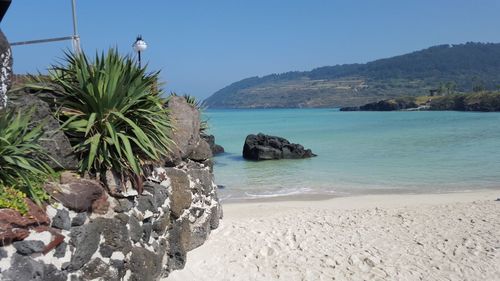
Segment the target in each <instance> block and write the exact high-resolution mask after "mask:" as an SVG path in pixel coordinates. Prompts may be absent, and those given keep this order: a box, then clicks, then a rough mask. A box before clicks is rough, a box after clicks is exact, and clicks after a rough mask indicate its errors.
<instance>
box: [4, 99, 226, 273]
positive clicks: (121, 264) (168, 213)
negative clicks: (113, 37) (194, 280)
mask: <svg viewBox="0 0 500 281" xmlns="http://www.w3.org/2000/svg"><path fill="white" fill-rule="evenodd" d="M169 107H170V109H171V114H172V119H173V120H174V126H175V127H176V130H175V131H174V132H173V136H175V141H176V144H177V147H176V148H175V149H173V151H175V155H171V156H170V157H168V158H167V159H165V164H164V165H161V166H157V167H152V168H151V175H150V176H149V177H148V178H147V179H146V182H145V186H144V192H143V193H142V194H140V195H139V194H137V192H122V193H121V194H115V197H113V196H110V195H109V194H110V193H109V187H108V186H104V185H103V184H101V183H100V182H99V181H96V180H93V179H87V178H80V177H79V176H78V175H76V174H74V173H72V172H68V171H65V172H63V173H62V174H61V179H60V181H59V182H57V183H47V184H46V185H45V189H46V190H47V192H49V193H50V194H51V195H52V197H53V198H54V199H55V200H54V202H52V203H51V204H50V205H48V206H45V207H44V209H41V208H39V207H37V206H36V205H34V204H31V203H30V213H29V214H28V215H27V216H20V215H19V214H18V213H17V212H15V211H13V210H10V209H1V210H0V246H2V245H3V247H0V280H6V281H10V280H53V281H58V280H72V281H83V280H106V281H111V280H145V281H148V280H158V279H159V278H161V277H166V276H168V274H169V273H170V272H171V271H173V270H178V269H182V268H183V267H184V264H185V262H186V252H187V251H189V250H192V249H194V248H196V247H198V246H200V245H202V244H203V243H204V241H205V240H206V239H207V238H208V236H209V234H210V232H211V230H213V229H215V228H217V227H218V226H219V219H220V218H221V217H222V208H221V205H220V203H219V200H218V197H217V185H216V184H215V183H214V179H213V174H212V172H211V169H212V163H211V160H210V156H211V152H210V148H209V146H208V144H207V143H206V142H205V141H204V140H203V139H201V138H200V137H199V113H198V115H196V112H197V110H196V109H195V108H193V107H192V106H190V105H188V104H187V103H186V102H185V101H182V100H180V99H176V100H175V102H173V103H172V102H171V103H169ZM186 119H189V120H186ZM179 132H183V133H182V134H179ZM186 143H187V144H186ZM173 154H174V153H173ZM108 184H109V183H108Z"/></svg>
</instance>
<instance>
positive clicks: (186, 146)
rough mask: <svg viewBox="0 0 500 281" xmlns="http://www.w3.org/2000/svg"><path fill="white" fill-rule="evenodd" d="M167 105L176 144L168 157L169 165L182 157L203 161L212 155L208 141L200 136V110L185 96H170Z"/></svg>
mask: <svg viewBox="0 0 500 281" xmlns="http://www.w3.org/2000/svg"><path fill="white" fill-rule="evenodd" d="M167 107H168V108H169V110H170V118H171V121H172V125H173V127H174V130H173V131H172V133H171V134H170V138H171V139H172V140H173V141H174V143H175V146H174V147H173V148H172V149H171V150H172V153H171V155H170V156H169V157H168V159H167V161H166V162H167V165H168V164H170V165H175V164H178V163H179V160H181V159H187V158H190V159H192V160H195V161H203V160H205V159H208V158H210V157H211V156H212V153H211V151H210V150H209V149H207V148H209V147H210V146H209V145H208V143H207V142H206V141H205V140H204V139H202V138H201V137H200V112H199V111H198V109H196V107H194V106H192V105H191V104H188V103H187V102H186V99H185V98H184V97H180V96H170V97H169V101H168V104H167Z"/></svg>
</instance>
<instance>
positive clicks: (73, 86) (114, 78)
mask: <svg viewBox="0 0 500 281" xmlns="http://www.w3.org/2000/svg"><path fill="white" fill-rule="evenodd" d="M64 62H65V64H64V65H57V66H53V67H52V68H51V70H50V71H49V77H48V78H47V79H43V78H42V79H37V78H36V77H34V82H36V83H32V84H31V85H29V87H31V88H35V89H39V90H45V91H49V92H51V93H52V94H51V97H50V98H47V99H46V100H47V102H49V104H50V105H51V106H52V107H53V108H54V109H55V116H56V117H57V118H58V120H59V121H60V122H61V124H62V125H61V127H62V129H63V130H64V132H65V133H66V135H67V136H68V137H69V139H70V141H71V143H72V145H73V147H74V150H75V153H76V154H77V156H78V158H79V160H80V163H79V170H80V172H82V173H83V172H87V171H88V172H91V173H105V172H106V171H108V170H112V171H114V172H115V173H118V174H119V175H121V176H122V178H123V177H126V178H129V179H131V180H132V182H133V185H134V187H136V188H137V189H138V190H139V191H141V190H142V177H143V176H144V170H143V165H144V164H150V163H152V162H155V161H158V160H159V159H160V158H161V157H162V156H164V155H166V154H167V153H168V151H169V146H170V144H171V140H170V139H169V137H168V135H167V133H168V131H169V130H170V129H171V125H170V120H169V117H168V112H167V110H166V109H165V102H166V101H165V99H163V98H162V97H161V94H162V92H161V91H160V90H158V88H157V81H158V76H159V72H154V73H146V72H145V68H140V67H138V66H137V65H136V64H135V62H134V61H133V60H132V59H131V58H130V57H129V56H125V57H123V56H120V55H119V54H118V52H117V51H116V50H114V49H111V50H110V51H109V52H108V53H107V54H101V55H96V56H95V59H94V61H93V62H91V61H90V60H89V59H88V58H87V56H86V55H85V54H83V53H82V54H73V53H66V55H65V59H64ZM122 182H123V181H122Z"/></svg>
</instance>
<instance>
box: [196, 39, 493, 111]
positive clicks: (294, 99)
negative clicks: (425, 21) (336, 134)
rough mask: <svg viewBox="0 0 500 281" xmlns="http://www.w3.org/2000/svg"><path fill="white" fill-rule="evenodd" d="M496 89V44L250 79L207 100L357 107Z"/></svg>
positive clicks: (223, 104) (214, 104) (218, 104)
mask: <svg viewBox="0 0 500 281" xmlns="http://www.w3.org/2000/svg"><path fill="white" fill-rule="evenodd" d="M498 85H500V44H498V43H495V44H493V43H466V44H459V45H439V46H434V47H430V48H427V49H424V50H421V51H416V52H413V53H409V54H405V55H401V56H396V57H392V58H387V59H380V60H376V61H372V62H369V63H366V64H345V65H336V66H325V67H320V68H316V69H313V70H312V71H305V72H297V71H296V72H287V73H282V74H271V75H267V76H263V77H251V78H247V79H243V80H241V81H239V82H235V83H233V84H231V85H229V86H227V87H225V88H223V89H221V90H219V91H217V92H216V93H214V94H213V95H212V96H210V97H209V98H207V99H206V100H205V104H206V106H208V107H210V108H266V107H278V108H280V107H340V106H356V105H362V104H365V103H369V102H374V101H379V100H382V99H389V98H393V97H398V96H408V95H409V96H414V95H426V94H428V93H429V90H431V89H438V90H440V91H447V92H466V91H471V90H475V89H481V90H494V89H497V87H498Z"/></svg>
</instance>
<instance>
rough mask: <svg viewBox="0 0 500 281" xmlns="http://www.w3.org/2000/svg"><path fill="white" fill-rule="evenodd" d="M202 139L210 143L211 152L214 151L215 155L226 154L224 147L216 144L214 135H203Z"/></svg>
mask: <svg viewBox="0 0 500 281" xmlns="http://www.w3.org/2000/svg"><path fill="white" fill-rule="evenodd" d="M201 138H202V139H204V140H205V141H206V142H207V143H208V145H210V150H211V151H212V154H213V155H217V154H221V153H224V147H222V146H220V145H218V144H216V143H215V136H214V135H206V134H201Z"/></svg>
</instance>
